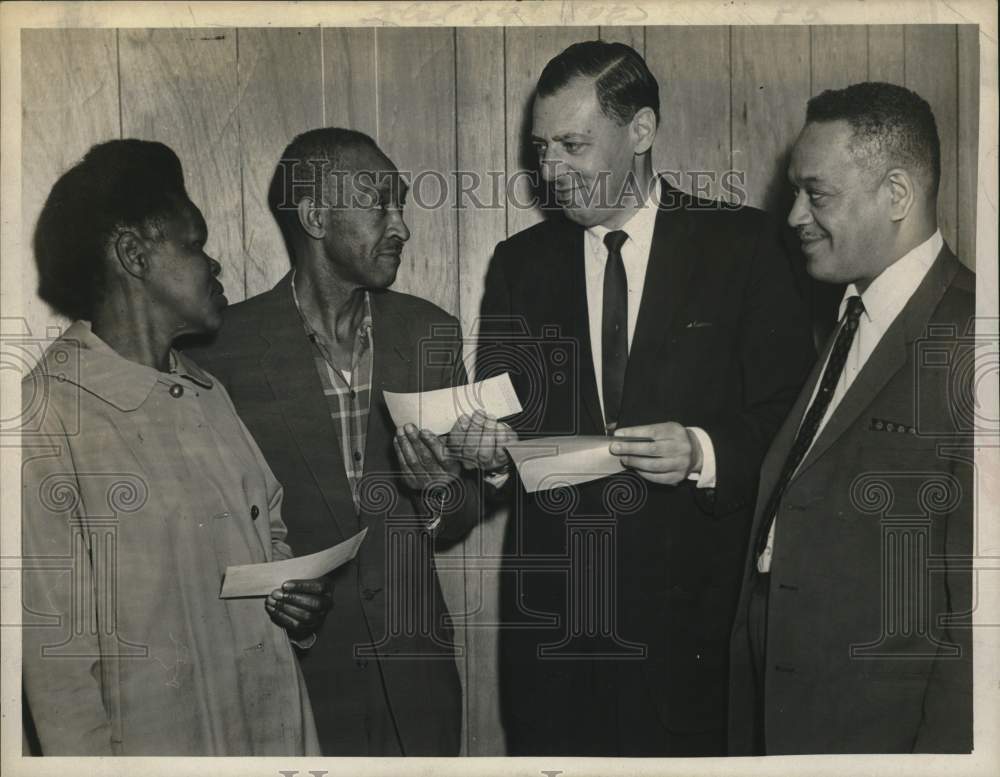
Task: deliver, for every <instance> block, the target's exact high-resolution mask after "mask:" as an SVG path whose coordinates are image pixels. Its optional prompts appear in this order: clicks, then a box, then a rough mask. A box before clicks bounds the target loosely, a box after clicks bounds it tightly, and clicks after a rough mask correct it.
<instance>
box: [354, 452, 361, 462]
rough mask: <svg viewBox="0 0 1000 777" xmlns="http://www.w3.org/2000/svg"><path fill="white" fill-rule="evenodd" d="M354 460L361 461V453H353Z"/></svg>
mask: <svg viewBox="0 0 1000 777" xmlns="http://www.w3.org/2000/svg"><path fill="white" fill-rule="evenodd" d="M354 460H355V461H361V451H354Z"/></svg>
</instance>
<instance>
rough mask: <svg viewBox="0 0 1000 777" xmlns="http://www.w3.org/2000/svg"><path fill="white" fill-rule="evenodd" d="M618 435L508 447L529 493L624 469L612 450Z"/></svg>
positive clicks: (625, 439)
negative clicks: (615, 436) (614, 436)
mask: <svg viewBox="0 0 1000 777" xmlns="http://www.w3.org/2000/svg"><path fill="white" fill-rule="evenodd" d="M618 440H619V441H620V442H628V443H635V444H640V445H644V444H648V443H651V442H652V441H653V440H652V438H651V437H623V438H618ZM613 442H615V438H611V437H605V436H604V435H581V436H574V437H542V438H539V439H535V440H525V441H523V442H516V443H512V444H509V445H508V446H507V452H508V453H510V457H511V458H512V459H513V460H514V464H515V465H516V466H517V471H518V474H519V475H520V476H521V483H522V484H523V485H524V490H525V491H527V492H528V493H533V492H535V491H546V490H548V489H550V488H561V487H563V486H570V485H574V484H576V483H587V482H589V481H591V480H597V479H598V478H603V477H607V476H608V475H614V474H616V473H618V472H621V471H622V469H624V468H625V464H624V463H623V462H622V460H621V459H619V458H618V456H615V455H614V454H613V453H612V452H611V444H612V443H613Z"/></svg>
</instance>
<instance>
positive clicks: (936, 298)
mask: <svg viewBox="0 0 1000 777" xmlns="http://www.w3.org/2000/svg"><path fill="white" fill-rule="evenodd" d="M957 270H958V260H957V259H955V256H954V254H952V253H951V251H950V250H948V247H947V246H945V247H944V248H942V249H941V253H940V254H938V257H937V259H936V260H935V261H934V264H933V265H932V266H931V268H930V270H928V272H927V275H926V277H925V278H924V279H923V281H922V282H921V283H920V285H919V286H918V287H917V290H916V291H915V292H914V293H913V296H912V297H911V298H910V300H909V301H908V302H907V303H906V306H905V307H904V308H903V310H902V311H901V312H900V314H899V316H898V317H897V318H896V320H895V321H894V322H893V323H892V325H891V326H890V327H889V329H888V331H886V333H885V334H884V335H883V336H882V339H881V341H879V344H878V345H877V346H876V347H875V350H874V351H873V352H872V354H871V356H869V357H868V361H867V362H865V365H864V367H862V368H861V372H859V373H858V376H857V377H856V378H855V379H854V382H853V383H852V384H851V387H850V388H849V389H848V390H847V393H846V394H845V395H844V398H843V399H842V400H841V402H840V404H839V405H838V406H837V408H836V409H835V410H834V411H833V414H832V415H831V416H830V419H829V420H828V421H827V423H826V426H824V427H823V429H822V431H821V432H820V434H819V437H817V438H816V441H815V442H814V443H813V446H812V448H811V449H810V450H809V452H808V453H807V454H806V457H805V459H803V461H802V464H801V466H800V467H799V469H798V472H797V473H796V475H795V477H799V475H801V474H802V473H803V472H805V471H806V470H807V469H808V468H809V467H810V466H812V464H813V463H814V462H815V461H816V460H817V459H819V457H820V456H822V455H823V454H824V453H825V452H826V451H827V450H828V449H829V448H830V446H831V445H833V443H834V442H836V441H837V439H838V438H839V437H840V436H841V435H842V434H843V433H844V432H845V431H847V429H848V428H849V427H850V426H851V424H853V423H854V421H855V420H856V419H857V418H858V416H859V415H860V414H861V413H862V412H863V411H864V410H865V408H867V407H868V406H869V405H870V404H871V403H872V400H873V399H874V398H875V396H876V395H877V394H878V393H879V391H881V390H882V387H883V386H885V384H886V383H888V382H889V379H890V378H892V376H893V375H895V374H896V373H897V372H898V371H899V370H900V368H901V367H902V366H903V365H904V364H905V363H906V361H907V358H908V355H909V352H910V348H911V343H912V342H913V341H914V340H915V339H916V338H918V337H920V335H921V334H923V332H924V330H925V328H926V326H927V321H928V319H929V318H930V317H931V314H932V313H933V312H934V308H935V307H937V304H938V302H940V300H941V297H942V296H943V295H944V293H945V290H946V289H947V288H948V285H949V284H950V283H951V281H952V279H953V278H954V277H955V273H956V272H957ZM824 361H825V359H824Z"/></svg>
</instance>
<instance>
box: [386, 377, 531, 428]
mask: <svg viewBox="0 0 1000 777" xmlns="http://www.w3.org/2000/svg"><path fill="white" fill-rule="evenodd" d="M383 396H384V397H385V404H386V407H388V408H389V414H390V415H391V416H392V420H393V422H394V423H395V424H396V426H403V425H404V424H413V425H414V426H416V427H417V428H418V429H429V430H430V431H432V432H433V433H434V434H447V433H448V432H449V431H451V427H453V426H454V425H455V421H457V420H458V417H459V416H460V415H472V413H473V412H474V411H476V410H482V411H483V412H484V413H488V414H489V415H492V416H495V417H496V418H506V417H507V416H510V415H514V414H515V413H520V412H521V403H520V402H519V401H518V399H517V393H516V392H515V391H514V385H513V384H512V383H511V382H510V375H509V374H508V373H506V372H505V373H504V374H503V375H497V376H496V377H493V378H487V379H486V380H480V381H477V382H475V383H469V384H467V385H464V386H452V387H451V388H443V389H436V390H435V391H421V392H417V393H413V394H399V393H396V392H394V391H386V392H383Z"/></svg>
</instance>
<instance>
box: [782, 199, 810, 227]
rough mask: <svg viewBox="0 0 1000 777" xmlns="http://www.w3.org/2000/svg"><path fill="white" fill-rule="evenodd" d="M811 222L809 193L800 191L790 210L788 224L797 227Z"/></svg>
mask: <svg viewBox="0 0 1000 777" xmlns="http://www.w3.org/2000/svg"><path fill="white" fill-rule="evenodd" d="M810 223H812V212H811V211H810V210H809V195H808V194H806V193H805V192H799V193H798V194H796V195H795V199H794V200H793V201H792V209H791V210H790V211H789V212H788V226H790V227H791V228H792V229H796V228H798V227H804V226H805V225H806V224H810Z"/></svg>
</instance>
